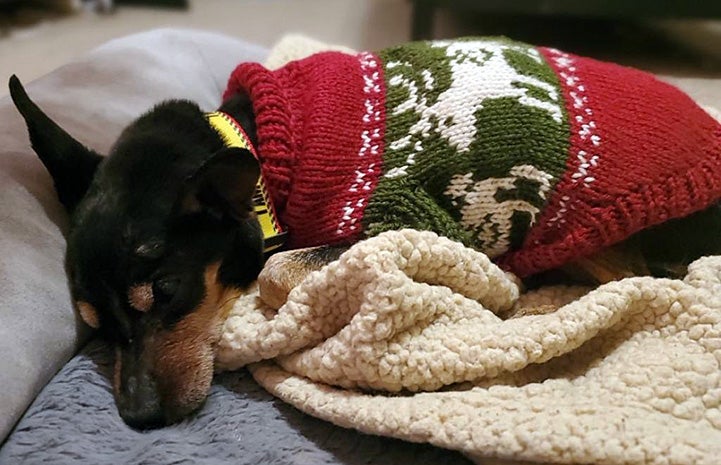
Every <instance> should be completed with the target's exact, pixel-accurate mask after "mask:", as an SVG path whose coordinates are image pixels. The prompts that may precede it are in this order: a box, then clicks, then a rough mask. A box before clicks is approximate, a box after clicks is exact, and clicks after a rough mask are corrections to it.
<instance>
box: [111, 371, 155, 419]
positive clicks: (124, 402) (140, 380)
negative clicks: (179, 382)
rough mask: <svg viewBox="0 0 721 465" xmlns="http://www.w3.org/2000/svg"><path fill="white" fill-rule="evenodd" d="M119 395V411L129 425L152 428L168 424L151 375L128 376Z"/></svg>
mask: <svg viewBox="0 0 721 465" xmlns="http://www.w3.org/2000/svg"><path fill="white" fill-rule="evenodd" d="M118 397H119V398H118V399H117V404H118V411H119V413H120V416H121V418H122V419H123V421H125V423H127V424H128V425H129V426H131V427H133V428H137V429H150V428H157V427H160V426H163V425H165V424H166V418H165V414H164V412H163V406H162V404H161V402H160V397H159V395H158V390H157V386H156V384H155V382H154V381H153V380H152V378H150V377H149V376H147V375H131V376H128V377H127V378H126V379H125V383H123V384H122V385H121V391H120V392H119V393H118Z"/></svg>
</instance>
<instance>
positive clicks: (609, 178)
mask: <svg viewBox="0 0 721 465" xmlns="http://www.w3.org/2000/svg"><path fill="white" fill-rule="evenodd" d="M236 92H245V93H247V94H248V95H249V96H250V98H251V100H252V102H253V107H254V110H255V112H256V123H257V130H258V143H259V147H257V148H258V153H259V155H260V157H261V158H260V159H261V165H262V172H263V177H264V179H265V181H266V184H267V187H268V189H269V191H270V194H271V196H272V199H273V202H274V204H275V208H276V209H277V211H278V214H279V216H280V220H281V222H282V223H283V224H284V226H285V227H286V228H287V230H288V232H289V242H290V245H291V246H292V247H304V246H311V245H317V244H333V243H344V242H352V241H355V240H358V239H361V238H363V237H367V236H370V235H376V234H378V233H380V232H382V231H386V230H392V229H400V228H404V227H410V228H414V229H426V230H432V231H435V232H437V233H439V234H442V235H445V236H448V237H450V238H451V239H454V240H458V241H460V242H462V243H464V244H465V245H467V246H470V247H473V248H475V249H477V250H480V251H482V252H485V253H487V254H488V255H489V256H491V257H494V258H495V259H496V260H497V262H499V263H500V264H501V265H502V266H504V267H505V268H506V269H509V270H511V271H513V272H515V273H517V274H519V275H521V276H526V275H529V274H532V273H535V272H538V271H542V270H544V269H549V268H553V267H557V266H560V265H562V264H564V263H566V262H568V261H571V260H573V259H575V258H578V257H581V256H586V255H589V254H592V253H594V252H597V251H599V250H600V249H602V248H603V247H606V246H608V245H611V244H614V243H616V242H619V241H621V240H623V239H625V238H627V237H628V236H630V235H631V234H633V233H634V232H637V231H639V230H641V229H643V228H645V227H648V226H651V225H654V224H658V223H660V222H663V221H665V220H667V219H670V218H675V217H682V216H686V215H688V214H690V213H692V212H694V211H697V210H700V209H703V208H705V207H707V206H709V205H710V204H711V203H713V202H715V201H717V200H718V199H719V198H721V138H720V136H721V127H720V126H719V124H718V123H717V122H716V121H715V120H714V119H712V118H711V117H710V116H709V115H708V114H707V113H706V112H705V111H704V110H703V109H701V108H700V107H698V106H697V105H696V104H695V103H694V102H693V101H692V100H691V99H690V98H689V97H688V96H687V95H685V94H684V93H682V92H681V91H680V90H678V89H676V88H675V87H673V86H670V85H668V84H665V83H662V82H660V81H658V80H657V79H655V78H654V77H653V76H651V75H650V74H648V73H644V72H641V71H638V70H634V69H630V68H626V67H621V66H617V65H613V64H609V63H603V62H599V61H596V60H592V59H588V58H582V57H578V56H574V55H571V54H568V53H564V52H561V51H558V50H555V49H550V48H537V47H533V46H530V45H526V44H522V43H518V42H513V41H510V40H507V39H500V38H478V39H476V38H473V39H462V40H456V41H434V42H416V43H410V44H406V45H402V46H398V47H393V48H389V49H385V50H382V51H380V52H378V53H370V52H363V53H359V54H357V55H349V54H345V53H340V52H324V53H319V54H316V55H313V56H310V57H308V58H305V59H302V60H298V61H294V62H291V63H289V64H287V65H286V66H284V67H282V68H280V69H278V70H276V71H270V70H267V69H265V68H264V67H262V66H261V65H259V64H255V63H244V64H241V65H240V66H238V67H237V68H236V69H235V71H234V72H233V73H232V75H231V77H230V80H229V85H228V88H227V90H226V93H225V97H227V96H229V95H231V94H233V93H236Z"/></svg>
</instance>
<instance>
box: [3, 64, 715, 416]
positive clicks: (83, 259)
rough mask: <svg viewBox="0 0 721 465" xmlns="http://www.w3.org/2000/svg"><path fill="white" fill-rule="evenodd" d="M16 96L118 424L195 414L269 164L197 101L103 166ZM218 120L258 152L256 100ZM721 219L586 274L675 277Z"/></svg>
mask: <svg viewBox="0 0 721 465" xmlns="http://www.w3.org/2000/svg"><path fill="white" fill-rule="evenodd" d="M10 92H11V96H12V99H13V101H14V102H15V105H16V106H17V108H18V109H19V111H20V113H21V114H22V116H23V117H24V119H25V121H26V123H27V126H28V129H29V133H30V139H31V142H32V146H33V148H34V149H35V151H36V152H37V154H38V156H39V157H40V159H41V160H42V162H43V164H44V165H45V167H46V168H47V169H48V171H49V172H50V174H51V175H52V178H53V180H54V182H55V188H56V190H57V193H58V197H59V199H60V201H61V202H62V204H63V205H64V206H65V208H66V209H67V211H68V212H69V213H70V214H71V227H70V230H69V233H68V236H67V255H66V267H67V272H68V277H69V281H70V287H71V293H72V296H73V299H74V300H75V302H76V304H77V308H78V311H79V313H80V315H81V317H82V319H83V320H84V321H85V322H86V323H87V324H88V325H90V326H92V327H93V328H97V329H98V330H99V332H100V333H101V334H102V336H103V337H104V338H105V339H107V340H108V341H109V342H110V343H112V344H113V345H114V346H115V347H116V353H117V358H116V363H115V376H114V380H113V386H114V392H115V398H116V402H117V405H118V410H119V412H120V415H121V416H122V418H123V419H124V420H125V421H126V422H127V423H128V424H130V425H132V426H135V427H142V428H145V427H153V426H159V425H163V424H167V423H170V422H173V421H176V420H178V419H180V418H182V417H184V416H186V415H187V414H189V413H191V412H192V411H194V410H196V409H197V408H198V407H199V406H200V405H201V404H202V402H203V401H204V399H205V398H206V396H207V392H208V389H209V386H210V382H211V379H212V374H213V358H214V351H215V346H216V344H217V342H218V340H219V338H220V331H221V325H222V322H223V320H224V317H225V314H226V312H227V311H228V310H229V308H230V305H231V304H232V302H233V300H234V299H235V298H236V297H237V296H238V295H239V293H240V292H242V290H243V289H244V288H245V287H246V286H248V285H249V284H250V283H251V282H253V281H254V280H255V279H256V278H257V277H258V275H259V273H260V272H261V269H262V268H263V264H264V238H263V233H262V230H261V226H260V224H259V221H258V218H257V217H256V215H255V213H254V208H253V196H254V192H255V191H256V185H257V181H258V178H259V175H260V171H261V170H260V166H259V162H258V161H257V160H256V158H255V157H254V156H253V154H252V153H251V152H250V151H249V150H246V149H242V148H238V147H229V146H228V144H227V143H226V142H227V141H226V140H225V139H224V138H223V137H222V136H221V135H220V134H219V133H218V131H216V130H215V129H214V128H213V127H211V126H210V125H209V123H208V119H207V115H206V114H205V113H204V112H203V111H202V110H201V109H200V108H199V107H198V105H196V104H195V103H192V102H189V101H183V100H173V101H167V102H163V103H160V104H158V105H157V106H156V107H154V108H153V109H152V110H150V111H149V112H147V113H146V114H144V115H142V116H141V117H139V118H138V119H137V120H136V121H134V122H133V123H132V124H130V125H129V126H128V127H127V128H126V129H125V130H124V131H123V133H122V134H121V136H120V138H119V139H118V141H117V142H116V143H115V144H114V146H113V147H112V149H111V151H110V153H109V154H108V156H107V157H103V156H101V155H99V154H97V153H95V152H94V151H92V150H90V149H88V148H86V147H84V146H83V145H82V144H80V143H79V142H78V141H76V140H75V139H73V137H72V136H70V135H69V134H68V133H66V132H65V131H64V130H63V129H62V128H60V127H59V126H58V125H57V124H55V123H54V122H53V121H52V120H50V119H49V118H48V117H47V116H46V115H45V114H44V113H43V112H42V111H41V110H40V109H39V108H38V107H37V106H36V105H35V104H34V103H33V102H32V101H31V100H30V99H29V97H28V96H27V94H26V92H25V90H24V89H23V87H22V85H21V84H20V81H19V80H18V79H17V78H15V77H12V78H11V79H10ZM219 110H220V111H221V112H223V113H224V114H226V115H229V117H230V118H232V119H233V120H234V121H236V122H237V123H238V124H239V125H240V126H241V127H242V129H243V130H244V131H245V133H246V134H247V135H248V137H249V139H250V143H251V145H253V146H256V142H257V141H256V137H257V132H256V120H255V114H254V108H253V105H251V103H250V100H249V98H248V97H246V96H245V95H244V94H240V93H239V94H235V95H230V96H227V98H226V99H225V102H224V103H223V104H222V106H221V107H220V109H219ZM720 218H721V215H720V214H719V208H718V207H717V206H713V207H712V208H710V209H707V210H706V211H705V212H702V213H699V214H696V215H694V216H693V217H690V219H686V220H679V221H675V222H668V223H666V224H665V225H664V226H662V227H660V228H653V229H651V230H647V231H645V232H643V233H641V234H642V235H641V236H638V235H637V236H634V237H632V239H631V240H629V241H628V242H627V243H626V244H625V245H624V247H625V248H624V249H616V250H614V251H613V253H610V254H608V253H607V254H605V255H604V256H603V258H602V259H599V260H595V259H588V258H585V259H583V260H582V261H580V262H577V263H576V264H575V266H576V269H579V268H580V269H581V270H583V271H584V272H586V273H590V275H592V276H593V277H595V278H597V280H600V281H606V280H609V279H614V278H617V277H622V276H627V275H630V274H638V273H645V272H648V269H647V265H648V266H651V267H653V266H656V267H657V268H658V269H656V270H653V269H652V270H651V271H658V272H657V273H656V274H664V272H667V271H669V270H671V271H675V270H676V267H679V268H683V266H684V265H685V264H687V263H689V262H690V261H691V260H692V259H693V258H695V257H698V256H700V255H704V254H709V253H718V252H721V247H720V241H719V236H720V235H718V234H716V232H717V231H719V230H720V229H721V221H720V220H719V219H720ZM399 221H400V220H399ZM700 225H701V226H700ZM408 226H416V225H412V224H409V225H408ZM699 232H701V233H703V234H702V236H700V237H699V236H698V234H699ZM709 232H712V234H709ZM694 234H696V239H692V240H689V237H694ZM342 250H343V246H342V245H341V246H339V247H333V248H323V247H322V248H320V249H313V250H311V251H307V250H306V251H298V252H296V253H292V252H291V253H290V254H284V255H280V256H278V255H276V257H280V258H278V259H275V261H274V263H273V266H274V268H275V270H276V271H277V270H278V268H279V267H280V268H282V269H283V270H284V272H282V273H277V272H276V273H273V276H274V277H273V279H268V280H266V281H264V283H265V285H266V286H267V287H269V289H267V290H268V292H267V293H268V295H270V296H276V297H277V302H275V303H276V304H279V303H281V302H282V301H283V299H284V297H285V295H287V292H288V290H289V289H290V288H292V287H293V286H294V285H295V284H296V283H297V282H298V281H299V280H301V279H302V277H303V276H305V275H306V274H307V273H308V272H309V271H310V270H313V269H318V268H320V267H321V266H322V265H323V264H325V263H327V262H328V261H330V260H333V259H335V258H337V257H338V255H339V253H340V252H341V251H342ZM619 250H620V252H619ZM629 250H630V251H631V252H630V253H629ZM659 252H660V253H659ZM638 257H641V258H640V259H639V258H638ZM609 260H611V261H610V262H609ZM629 270H630V271H629Z"/></svg>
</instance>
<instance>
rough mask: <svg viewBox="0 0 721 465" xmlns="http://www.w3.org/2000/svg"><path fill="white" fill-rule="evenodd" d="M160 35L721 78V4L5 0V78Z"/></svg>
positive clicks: (1, 51) (0, 29) (710, 0)
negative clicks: (578, 61)
mask: <svg viewBox="0 0 721 465" xmlns="http://www.w3.org/2000/svg"><path fill="white" fill-rule="evenodd" d="M157 27H189V28H200V29H210V30H215V31H218V32H222V33H226V34H230V35H233V36H236V37H239V38H242V39H245V40H247V41H250V42H254V43H257V44H261V45H265V46H271V45H272V44H273V43H275V42H276V41H277V40H278V39H279V38H280V37H281V36H283V35H284V34H286V33H289V32H296V33H303V34H306V35H308V36H311V37H314V38H317V39H320V40H324V41H327V42H332V43H336V44H343V45H347V46H350V47H353V48H357V49H369V50H373V49H377V48H381V47H384V46H388V45H392V44H395V43H398V42H403V41H407V40H410V39H412V38H424V39H425V38H447V37H453V36H459V35H470V34H476V35H506V36H509V37H512V38H514V39H519V40H525V41H528V42H532V43H535V44H539V45H551V46H556V47H559V48H563V49H565V50H567V51H570V52H574V53H580V54H585V55H590V56H594V57H598V58H602V59H609V60H613V61H617V62H620V63H624V64H628V65H633V66H636V67H640V68H643V69H646V70H649V71H653V72H657V73H661V74H666V75H677V76H679V75H684V76H694V77H721V1H720V0H0V77H2V79H6V77H7V76H9V75H10V74H12V73H15V74H18V75H19V76H21V77H22V79H23V80H24V81H26V82H27V81H30V80H31V79H34V78H36V77H39V76H41V75H43V74H45V73H47V72H49V71H52V70H53V69H55V68H57V67H58V66H61V65H63V64H64V63H67V62H68V61H70V60H72V59H73V58H74V57H77V56H78V55H80V54H82V53H83V52H85V51H87V50H90V49H92V48H94V47H96V46H97V45H99V44H101V43H103V42H106V41H108V40H109V39H113V38H116V37H121V36H124V35H128V34H131V33H134V32H138V31H142V30H147V29H151V28H157ZM6 92H7V90H6V88H5V86H4V85H2V86H0V95H4V94H5V93H6Z"/></svg>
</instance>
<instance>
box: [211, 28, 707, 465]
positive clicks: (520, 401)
mask: <svg viewBox="0 0 721 465" xmlns="http://www.w3.org/2000/svg"><path fill="white" fill-rule="evenodd" d="M299 40H301V39H299V38H294V39H293V40H291V42H292V43H293V47H295V50H299V49H302V47H299V46H298V41H299ZM309 44H310V45H309V46H308V47H306V49H305V50H306V51H307V50H311V49H313V47H320V44H318V43H317V42H314V43H309ZM282 45H283V43H281V44H280V45H279V46H278V48H276V51H275V52H274V54H273V55H272V56H271V59H277V60H278V61H277V62H278V63H282V62H283V52H284V51H286V50H288V49H287V48H283V47H282ZM291 55H292V54H291ZM278 57H281V58H278ZM553 309H557V310H556V311H554V312H549V310H553ZM509 315H515V318H510V319H507V318H505V317H507V316H509ZM247 364H251V365H250V369H251V371H252V373H253V376H254V377H255V379H256V380H257V381H258V382H259V383H260V384H261V385H263V386H264V387H265V388H266V389H267V390H268V391H270V392H271V393H272V394H274V395H275V396H277V397H279V398H280V399H282V400H284V401H285V402H288V403H290V404H292V405H294V406H295V407H297V408H298V409H300V410H302V411H304V412H307V413H309V414H311V415H314V416H316V417H319V418H322V419H325V420H328V421H331V422H333V423H335V424H338V425H341V426H344V427H350V428H355V429H358V430H361V431H363V432H366V433H372V434H379V435H385V436H392V437H396V438H400V439H405V440H408V441H415V442H428V443H431V444H435V445H437V446H441V447H446V448H450V449H457V450H460V451H462V452H464V453H466V454H467V455H468V456H469V457H472V458H473V459H475V460H478V461H479V462H481V461H483V462H482V463H498V462H490V461H488V459H490V458H493V459H498V460H501V461H503V463H507V462H506V460H513V463H519V462H523V463H526V462H532V463H537V462H541V463H597V464H626V463H629V464H630V463H633V464H636V463H653V464H699V465H702V464H708V465H718V464H719V463H721V257H707V258H703V259H701V260H698V261H697V262H695V263H694V264H693V265H692V266H691V267H690V269H689V273H688V275H687V277H686V278H685V279H684V280H682V281H681V280H664V279H654V278H631V279H626V280H623V281H618V282H613V283H609V284H606V285H604V286H600V287H598V288H597V289H594V290H588V289H581V288H563V287H553V288H544V289H541V290H539V291H535V292H532V293H525V294H524V293H521V291H520V289H519V287H518V285H517V284H516V281H515V280H514V279H513V277H512V276H509V275H507V274H506V273H504V272H503V271H502V270H500V269H499V268H497V267H496V266H495V265H494V264H493V263H492V262H491V261H490V260H489V259H488V258H487V257H486V256H485V255H483V254H481V253H478V252H476V251H474V250H471V249H467V248H465V247H463V246H462V245H460V244H458V243H455V242H452V241H450V240H448V239H446V238H442V237H439V236H437V235H435V234H433V233H429V232H418V231H413V230H403V231H393V232H388V233H384V234H382V235H380V236H377V237H375V238H372V239H368V240H366V241H363V242H361V243H358V244H356V245H355V246H353V247H352V248H351V249H350V250H349V251H348V252H347V253H345V254H344V255H343V256H342V257H341V259H340V260H338V261H336V262H334V263H332V264H330V265H329V266H327V267H325V268H324V269H322V270H321V271H318V272H315V273H313V274H311V275H310V276H309V277H308V278H307V279H306V280H305V281H304V282H303V283H302V284H301V285H300V286H298V287H296V288H295V289H294V290H293V291H292V292H291V293H290V295H289V297H288V301H287V302H286V304H285V305H283V306H282V307H281V308H280V309H278V310H277V311H276V310H274V309H271V308H268V307H267V306H265V305H264V304H263V303H262V301H261V300H260V298H259V297H258V295H257V291H252V292H250V293H249V294H247V295H245V296H243V297H241V298H240V299H239V300H238V301H237V303H236V304H235V306H234V308H233V310H232V312H231V315H230V317H229V318H228V320H227V322H226V325H225V329H224V336H223V339H222V341H221V343H220V347H219V353H218V366H219V368H220V369H236V368H238V367H241V366H244V365H247Z"/></svg>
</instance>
